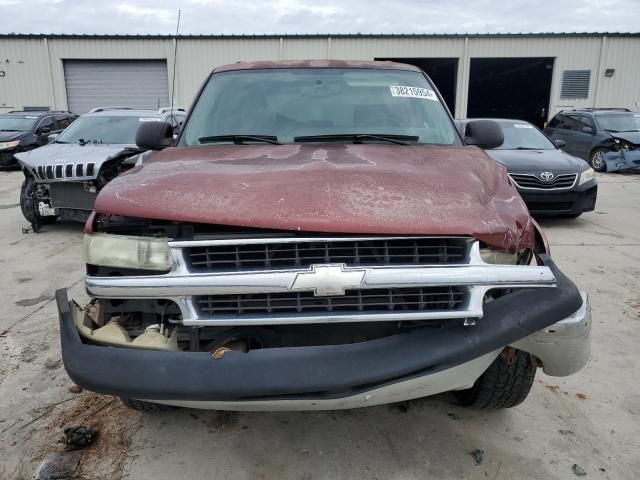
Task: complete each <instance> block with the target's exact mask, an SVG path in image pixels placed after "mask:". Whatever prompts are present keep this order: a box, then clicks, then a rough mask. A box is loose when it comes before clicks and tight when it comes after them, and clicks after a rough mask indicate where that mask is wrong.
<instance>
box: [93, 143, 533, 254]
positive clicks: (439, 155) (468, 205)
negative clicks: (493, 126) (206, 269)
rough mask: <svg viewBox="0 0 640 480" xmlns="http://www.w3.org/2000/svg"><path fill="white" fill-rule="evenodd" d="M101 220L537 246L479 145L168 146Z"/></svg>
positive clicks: (108, 197) (503, 176)
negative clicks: (447, 238) (118, 217)
mask: <svg viewBox="0 0 640 480" xmlns="http://www.w3.org/2000/svg"><path fill="white" fill-rule="evenodd" d="M95 211H96V212H97V213H104V214H114V215H122V216H131V217H139V218H153V219H164V220H171V221H182V222H197V223H206V224H219V225H233V226H241V227H255V228H266V229H279V230H289V231H304V232H330V233H349V234H400V235H449V236H451V235H463V236H473V237H476V238H478V239H480V240H482V241H485V242H486V243H488V244H490V245H494V246H496V247H498V248H505V249H511V250H515V249H518V248H522V247H531V246H533V242H534V227H533V224H532V222H531V218H530V217H529V214H528V212H527V209H526V207H525V205H524V203H523V201H522V199H521V198H520V195H519V194H518V193H517V191H516V190H515V189H514V187H513V186H512V185H511V184H510V182H509V181H508V177H507V173H506V170H505V169H504V168H502V167H501V166H499V165H498V164H497V163H496V162H494V161H493V160H491V159H490V158H489V157H487V155H486V154H485V153H484V152H483V151H482V150H480V149H478V148H476V147H447V148H444V147H427V146H397V145H381V144H375V145H343V144H339V145H336V144H328V145H309V144H307V145H282V146H278V145H276V146H274V145H244V146H243V145H237V146H233V145H229V146H220V145H218V146H210V147H178V148H167V149H165V150H163V151H162V152H160V153H159V154H157V155H155V156H154V157H153V158H152V159H151V160H149V161H147V162H145V163H144V164H143V165H142V166H138V167H136V168H134V169H132V170H130V171H129V172H127V173H125V174H124V175H121V176H119V177H117V178H116V179H114V180H113V181H112V182H110V183H109V184H108V185H107V186H106V187H105V188H104V189H103V190H102V191H101V192H100V194H99V195H98V198H97V200H96V203H95Z"/></svg>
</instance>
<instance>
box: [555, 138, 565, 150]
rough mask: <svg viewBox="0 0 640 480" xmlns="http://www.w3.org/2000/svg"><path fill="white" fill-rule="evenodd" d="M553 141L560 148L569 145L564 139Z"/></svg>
mask: <svg viewBox="0 0 640 480" xmlns="http://www.w3.org/2000/svg"><path fill="white" fill-rule="evenodd" d="M553 143H554V144H555V146H556V147H558V148H564V147H566V146H567V142H565V141H564V140H560V139H558V140H554V141H553Z"/></svg>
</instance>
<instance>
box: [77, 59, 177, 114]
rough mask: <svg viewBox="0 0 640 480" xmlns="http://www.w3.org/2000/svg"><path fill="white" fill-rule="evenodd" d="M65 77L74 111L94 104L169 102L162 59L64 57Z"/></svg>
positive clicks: (139, 105) (135, 105) (83, 110)
mask: <svg viewBox="0 0 640 480" xmlns="http://www.w3.org/2000/svg"><path fill="white" fill-rule="evenodd" d="M64 78H65V82H66V86H67V104H68V107H69V111H71V112H73V113H86V112H88V111H89V110H91V109H92V108H95V107H116V106H117V107H131V108H158V106H161V107H164V106H167V105H169V82H168V75H167V63H166V61H165V60H64Z"/></svg>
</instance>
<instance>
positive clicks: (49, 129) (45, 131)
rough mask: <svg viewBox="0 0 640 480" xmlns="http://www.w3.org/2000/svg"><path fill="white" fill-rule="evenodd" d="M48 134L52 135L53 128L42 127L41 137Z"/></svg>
mask: <svg viewBox="0 0 640 480" xmlns="http://www.w3.org/2000/svg"><path fill="white" fill-rule="evenodd" d="M47 133H51V127H42V128H41V129H40V135H46V134H47Z"/></svg>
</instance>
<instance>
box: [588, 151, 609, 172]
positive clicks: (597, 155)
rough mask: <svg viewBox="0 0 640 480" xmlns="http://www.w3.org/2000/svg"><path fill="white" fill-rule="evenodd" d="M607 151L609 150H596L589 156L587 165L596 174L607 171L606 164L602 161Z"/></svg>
mask: <svg viewBox="0 0 640 480" xmlns="http://www.w3.org/2000/svg"><path fill="white" fill-rule="evenodd" d="M608 151H609V150H607V149H606V148H596V149H594V150H593V151H592V152H591V155H590V156H589V165H591V167H592V168H593V169H594V170H595V171H596V172H606V171H607V164H606V163H605V161H604V154H605V153H607V152H608Z"/></svg>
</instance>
